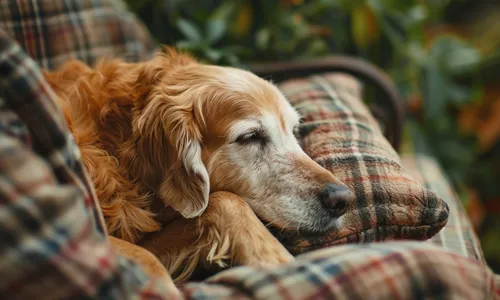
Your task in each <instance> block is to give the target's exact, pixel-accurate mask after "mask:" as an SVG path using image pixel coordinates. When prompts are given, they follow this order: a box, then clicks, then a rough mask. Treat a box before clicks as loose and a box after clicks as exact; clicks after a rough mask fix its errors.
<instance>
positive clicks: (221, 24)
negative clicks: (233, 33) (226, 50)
mask: <svg viewBox="0 0 500 300" xmlns="http://www.w3.org/2000/svg"><path fill="white" fill-rule="evenodd" d="M226 32H227V24H226V22H225V21H223V20H213V21H209V22H208V23H207V40H208V42H209V43H211V44H213V43H217V42H218V41H219V40H220V39H221V38H222V37H223V36H224V34H225V33H226Z"/></svg>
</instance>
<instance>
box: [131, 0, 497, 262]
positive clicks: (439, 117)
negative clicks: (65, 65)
mask: <svg viewBox="0 0 500 300" xmlns="http://www.w3.org/2000/svg"><path fill="white" fill-rule="evenodd" d="M128 2H129V6H130V8H131V9H132V10H133V11H135V12H136V13H137V14H138V16H139V17H140V18H141V19H142V21H143V22H144V23H145V24H146V25H147V27H148V28H149V30H150V31H151V33H152V35H153V36H154V37H155V38H156V39H157V41H158V42H159V43H163V44H169V45H176V46H177V47H179V48H181V49H185V50H187V51H189V52H192V53H193V54H194V55H196V56H197V57H199V58H201V59H203V60H205V61H207V62H210V63H215V64H222V65H232V66H243V67H244V66H245V65H246V64H248V63H251V62H266V61H289V60H301V59H306V58H312V57H319V56H323V55H329V54H348V55H354V56H359V57H362V58H365V59H367V60H369V61H371V62H373V63H375V64H376V65H378V66H379V67H381V68H382V69H383V70H385V71H386V72H388V73H389V74H390V75H391V77H392V78H393V80H394V82H395V83H396V85H397V87H398V89H399V90H400V92H401V93H402V94H403V96H404V98H405V99H406V106H407V109H408V111H409V114H410V116H409V122H412V124H413V125H414V126H413V127H414V128H416V130H418V131H419V135H420V136H422V139H419V140H421V142H424V141H425V143H426V144H427V145H428V148H429V149H430V151H431V152H432V154H433V155H435V156H436V157H437V158H438V160H439V162H440V164H441V165H442V167H443V168H444V169H445V171H446V172H447V174H448V175H449V177H450V179H451V181H452V183H453V184H454V185H455V187H456V189H457V190H458V191H459V194H460V196H461V198H462V200H463V202H464V204H465V206H466V208H467V211H468V213H469V215H470V217H471V220H472V221H473V223H474V225H475V227H476V230H477V232H478V233H479V235H480V237H481V241H482V244H483V248H484V251H485V254H486V256H487V259H488V262H489V263H490V265H491V266H492V267H493V268H494V269H495V271H497V272H500V184H499V183H497V181H498V180H499V179H500V87H499V86H498V84H497V82H499V81H500V50H499V49H500V47H499V46H500V25H498V20H499V19H500V2H498V4H494V3H493V2H492V1H488V0H404V1H402V0H253V1H252V0H128Z"/></svg>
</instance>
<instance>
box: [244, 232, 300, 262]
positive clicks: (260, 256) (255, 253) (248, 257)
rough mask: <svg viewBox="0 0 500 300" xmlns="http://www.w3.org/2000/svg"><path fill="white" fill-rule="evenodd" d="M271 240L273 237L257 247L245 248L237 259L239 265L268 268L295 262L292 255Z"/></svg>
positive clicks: (275, 241)
mask: <svg viewBox="0 0 500 300" xmlns="http://www.w3.org/2000/svg"><path fill="white" fill-rule="evenodd" d="M271 238H272V239H271ZM273 239H274V237H269V238H268V239H267V240H266V241H265V242H262V243H258V245H255V244H254V245H253V246H247V247H245V248H244V250H243V251H242V253H241V256H240V258H239V261H240V263H241V264H242V265H247V266H256V267H268V266H277V265H281V264H288V263H291V262H293V261H294V260H295V258H294V257H293V255H291V254H290V252H288V250H286V248H285V247H284V246H283V245H281V244H280V243H279V242H278V241H277V240H273Z"/></svg>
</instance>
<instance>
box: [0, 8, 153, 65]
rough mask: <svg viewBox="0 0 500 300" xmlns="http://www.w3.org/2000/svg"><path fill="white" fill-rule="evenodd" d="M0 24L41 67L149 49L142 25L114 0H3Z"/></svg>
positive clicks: (131, 56)
mask: <svg viewBox="0 0 500 300" xmlns="http://www.w3.org/2000/svg"><path fill="white" fill-rule="evenodd" d="M0 29H3V30H4V31H5V32H6V33H7V34H8V35H9V36H11V37H12V38H14V39H15V40H17V42H18V43H19V44H20V45H21V47H22V48H23V49H24V50H25V51H26V52H27V53H28V55H29V56H30V57H32V58H33V59H34V60H35V61H36V62H37V63H38V64H39V65H40V66H41V67H42V68H45V69H53V68H56V67H57V66H59V65H61V64H62V63H64V62H65V61H67V60H68V59H70V58H76V59H80V60H82V61H84V62H86V63H87V64H90V65H92V64H93V63H94V62H95V61H96V60H97V59H99V58H102V57H121V58H124V59H127V60H130V61H139V60H143V59H146V58H148V57H149V56H150V55H151V54H152V53H153V48H154V44H153V41H152V39H151V37H150V36H149V33H148V31H147V30H146V28H145V26H144V25H143V24H142V23H140V22H139V21H138V20H137V19H136V17H135V16H134V15H133V14H132V13H130V12H128V11H127V10H126V6H125V5H124V3H123V2H122V1H119V0H4V1H0Z"/></svg>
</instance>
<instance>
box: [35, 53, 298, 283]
mask: <svg viewBox="0 0 500 300" xmlns="http://www.w3.org/2000/svg"><path fill="white" fill-rule="evenodd" d="M196 64H197V63H196V62H195V61H194V60H193V59H192V58H191V57H189V56H187V55H184V54H178V53H177V52H175V51H172V50H170V51H169V52H168V54H167V55H165V54H159V55H157V56H156V57H155V58H154V59H152V60H151V61H148V62H144V63H135V64H134V63H126V62H124V61H121V60H103V61H101V62H100V63H98V64H97V65H96V66H95V68H91V67H89V66H87V65H85V64H83V63H82V62H80V61H76V60H75V61H69V62H67V63H66V64H64V65H63V66H62V67H61V68H59V69H58V70H57V71H55V72H45V74H44V75H45V77H46V79H47V80H48V82H49V84H50V85H51V86H52V87H53V89H54V90H55V92H56V94H57V95H58V98H59V100H60V105H61V107H62V109H63V112H64V115H65V117H66V120H67V122H68V125H69V127H70V130H71V132H72V133H73V136H74V138H75V140H76V143H77V144H78V145H79V148H80V150H81V153H82V160H83V162H84V164H85V166H86V167H87V169H88V171H89V173H90V175H91V178H92V180H93V183H94V186H95V189H96V192H97V195H98V198H99V199H100V206H101V208H102V211H103V214H104V217H105V220H106V225H107V228H108V231H109V233H110V234H111V235H113V236H116V237H118V238H120V239H123V240H125V241H128V242H131V243H136V244H137V243H144V244H145V245H146V248H148V249H149V250H150V251H152V252H153V253H155V254H156V255H157V256H158V257H159V258H160V259H161V260H162V262H163V263H164V264H165V265H166V266H167V268H168V269H169V271H171V272H174V273H175V272H177V271H179V270H184V271H181V272H180V273H179V274H180V276H178V279H185V278H187V277H188V276H189V275H190V274H191V273H192V271H193V270H194V266H195V265H196V264H197V263H198V261H199V260H200V255H201V252H203V251H205V253H204V254H205V255H206V258H207V260H208V261H209V262H212V263H215V264H219V265H222V264H224V262H223V261H225V260H226V259H230V258H231V256H233V257H235V256H244V255H245V253H246V252H248V251H247V250H248V247H242V246H243V245H244V244H246V243H248V244H250V245H251V244H257V248H258V247H260V248H262V245H261V243H264V242H265V240H266V238H262V239H254V240H253V241H252V240H244V238H250V239H253V237H252V236H254V237H259V235H260V234H261V232H266V231H267V230H266V229H265V228H264V226H263V225H262V224H261V222H260V221H259V220H258V219H257V217H256V216H255V215H254V214H253V212H252V211H251V209H250V208H249V207H248V205H246V204H245V203H244V202H243V201H242V200H241V199H239V200H238V199H237V198H238V197H236V196H235V195H229V194H226V196H227V195H229V197H226V199H231V200H235V198H236V202H235V203H238V204H230V202H231V201H225V200H222V199H221V196H220V195H214V196H212V198H213V199H215V201H213V202H211V204H210V205H208V202H207V203H204V201H203V199H204V198H205V195H203V193H205V192H206V191H205V190H204V187H203V184H206V183H203V182H202V181H203V178H200V174H197V173H195V172H192V170H187V169H185V166H184V164H183V161H182V160H183V158H182V155H186V153H187V151H189V149H186V148H187V147H189V146H190V144H189V143H190V142H189V140H193V139H194V140H201V136H202V132H201V130H203V131H205V132H208V133H209V134H205V137H206V139H205V144H204V147H205V149H204V152H203V156H204V157H207V156H210V154H211V152H213V151H214V149H216V148H217V147H218V144H220V143H222V138H221V137H222V136H224V134H223V131H227V130H228V128H227V126H228V125H229V122H230V120H227V119H220V120H217V122H210V124H212V126H213V127H212V128H203V125H202V124H200V123H202V121H205V120H203V119H205V118H210V117H212V118H213V117H215V116H214V114H217V112H216V111H215V109H224V110H227V112H226V113H224V114H222V115H223V116H228V115H232V116H234V117H236V118H237V117H238V116H243V115H249V114H254V113H257V112H256V111H255V108H254V107H253V106H252V105H248V103H244V102H243V101H241V100H242V99H236V98H237V97H238V93H234V94H233V95H223V94H222V93H221V90H219V89H217V86H214V87H213V88H207V83H206V82H204V81H203V80H200V78H201V77H200V76H201V74H198V73H197V72H196ZM190 65H192V66H193V70H192V72H191V73H190V74H188V75H185V76H181V77H177V76H175V74H176V70H177V69H178V68H186V67H189V66H190ZM167 73H168V74H171V76H167ZM160 84H161V85H162V88H161V89H159V88H158V85H160ZM214 84H215V83H214ZM188 85H189V86H190V89H189V92H190V93H212V94H214V95H213V96H212V97H213V99H220V101H225V102H226V103H227V104H229V105H225V104H222V103H221V105H214V106H208V107H202V106H201V104H200V103H194V104H193V103H186V102H184V103H183V102H181V101H184V99H187V100H186V101H196V99H197V98H199V97H198V96H197V95H195V94H193V95H187V94H186V93H185V92H186V90H187V89H188V88H187V86H188ZM169 87H173V88H172V89H169ZM181 92H184V94H183V96H182V97H183V99H182V100H180V99H177V98H176V97H177V96H178V95H179V94H180V93H181ZM218 93H220V94H221V95H217V94H218ZM159 94H165V98H164V99H171V101H158V100H157V98H156V96H158V95H159ZM229 97H234V98H235V102H238V103H239V105H237V106H235V105H230V101H229V100H230V99H229ZM262 99H263V100H264V101H265V98H262ZM201 110H204V111H201ZM219 115H221V114H220V112H219ZM205 124H206V123H205ZM166 133H168V135H167V134H166ZM166 166H168V168H166ZM226 175H227V174H221V175H220V176H221V177H223V176H226ZM231 184H234V185H244V184H245V183H244V182H238V181H237V180H236V181H234V180H232V181H231ZM222 198H224V197H222ZM167 199H168V200H167ZM186 199H188V201H187V200H186ZM160 200H163V201H160ZM165 201H166V203H165ZM211 201H212V200H211ZM220 202H226V204H225V206H218V205H217V203H220ZM165 204H166V205H165ZM206 205H208V213H206V214H204V216H203V219H194V220H193V219H185V218H182V217H181V216H179V213H177V211H182V212H185V214H186V215H187V217H191V216H194V215H197V214H199V213H200V212H201V211H203V210H205V207H206ZM234 205H237V207H235V206H234ZM172 208H173V209H172ZM231 209H232V210H231ZM221 210H223V211H224V212H225V213H227V217H226V218H222V219H223V220H222V219H217V217H216V215H218V214H219V213H220V211H221ZM228 210H229V211H228ZM245 214H246V215H245ZM233 216H234V217H233ZM235 216H238V218H237V219H236V218H235ZM246 219H250V220H249V221H248V222H247V221H246ZM236 221H237V222H246V223H247V226H249V227H246V228H253V227H252V226H254V227H256V228H258V230H260V231H261V232H259V231H256V232H255V234H254V233H253V232H249V234H248V235H247V236H243V235H237V236H238V237H241V241H240V242H241V243H243V245H242V244H241V243H240V245H238V243H234V244H230V243H229V241H228V238H229V237H228V236H227V235H226V230H231V229H234V228H235V227H234V225H235V224H234V222H236ZM224 223H226V225H229V224H231V225H230V226H229V227H230V228H228V227H227V226H223V225H224ZM167 225H168V226H167ZM162 227H164V231H168V233H167V234H162V231H160V229H162ZM214 229H215V230H214ZM152 232H159V233H156V234H155V236H157V237H155V236H152V237H147V238H146V239H144V237H145V235H146V234H147V233H152ZM202 233H203V235H202ZM200 236H203V237H202V238H200ZM267 240H271V243H270V245H269V246H270V247H269V249H272V248H273V244H274V248H277V250H276V251H275V252H276V253H275V254H274V256H276V257H274V258H271V260H274V261H277V262H278V261H280V262H286V261H289V260H291V256H289V254H288V253H287V252H286V250H285V249H284V248H282V247H281V246H280V245H279V243H277V241H275V240H274V238H272V236H267ZM193 245H194V246H193ZM205 247H206V248H205ZM236 247H240V249H239V250H241V253H235V254H234V255H231V251H234V249H235V248H236ZM121 249H122V250H123V247H122V248H121ZM245 251H246V252H245ZM280 252H281V253H280ZM247 256H248V255H247ZM245 259H246V260H249V261H251V260H255V259H256V258H255V257H248V258H242V259H241V260H240V262H244V260H245ZM262 259H264V260H265V258H264V257H262ZM186 263H187V264H188V267H187V268H186V267H185V266H183V264H186ZM179 274H178V275H179Z"/></svg>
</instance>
